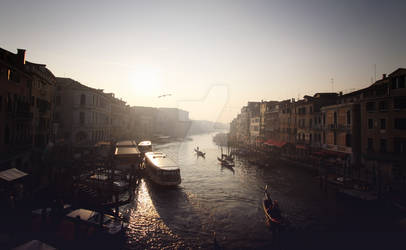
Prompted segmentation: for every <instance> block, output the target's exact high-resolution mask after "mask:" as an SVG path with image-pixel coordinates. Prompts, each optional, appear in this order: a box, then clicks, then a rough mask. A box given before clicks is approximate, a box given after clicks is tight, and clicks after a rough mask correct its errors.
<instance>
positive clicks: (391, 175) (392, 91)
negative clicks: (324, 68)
mask: <svg viewBox="0 0 406 250" xmlns="http://www.w3.org/2000/svg"><path fill="white" fill-rule="evenodd" d="M405 77H406V69H403V68H399V69H397V70H395V71H394V72H392V73H391V74H389V76H386V75H383V77H382V79H381V80H378V81H376V82H375V83H374V84H372V85H371V86H370V87H368V88H366V89H364V90H363V91H362V94H361V100H360V108H361V150H362V161H363V164H364V165H365V166H366V173H365V178H366V179H367V180H368V181H369V182H372V183H374V184H376V186H377V188H378V190H379V191H382V190H384V189H388V188H398V189H403V190H404V191H405V182H406V181H405V179H406V168H405V166H406V78H405Z"/></svg>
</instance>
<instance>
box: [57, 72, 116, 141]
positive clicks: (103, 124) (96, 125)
mask: <svg viewBox="0 0 406 250" xmlns="http://www.w3.org/2000/svg"><path fill="white" fill-rule="evenodd" d="M110 114H111V103H110V98H109V97H108V96H106V94H105V93H103V90H100V89H94V88H90V87H87V86H85V85H83V84H81V83H79V82H77V81H75V80H73V79H70V78H60V77H57V79H56V93H55V111H54V120H55V123H56V126H55V130H54V133H55V137H56V140H57V141H58V142H66V143H68V144H70V145H72V146H90V145H94V144H95V143H97V142H99V141H110V140H111V139H112V138H111V127H112V119H111V115H110Z"/></svg>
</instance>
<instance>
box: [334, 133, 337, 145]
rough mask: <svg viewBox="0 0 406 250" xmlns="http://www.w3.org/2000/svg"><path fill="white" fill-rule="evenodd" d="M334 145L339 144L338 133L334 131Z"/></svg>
mask: <svg viewBox="0 0 406 250" xmlns="http://www.w3.org/2000/svg"><path fill="white" fill-rule="evenodd" d="M334 145H337V133H336V132H334Z"/></svg>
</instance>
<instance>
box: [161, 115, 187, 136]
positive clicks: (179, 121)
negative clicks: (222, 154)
mask: <svg viewBox="0 0 406 250" xmlns="http://www.w3.org/2000/svg"><path fill="white" fill-rule="evenodd" d="M156 115H157V116H156V119H155V122H156V127H155V129H156V130H155V133H156V134H159V135H165V136H170V137H177V138H184V137H186V135H187V133H188V131H189V128H190V126H191V121H190V120H189V112H187V111H184V110H181V109H177V108H158V109H157V113H156Z"/></svg>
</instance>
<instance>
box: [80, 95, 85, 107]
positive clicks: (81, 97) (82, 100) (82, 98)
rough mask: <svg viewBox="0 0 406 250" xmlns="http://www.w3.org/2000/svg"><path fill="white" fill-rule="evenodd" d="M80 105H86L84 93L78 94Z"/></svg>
mask: <svg viewBox="0 0 406 250" xmlns="http://www.w3.org/2000/svg"><path fill="white" fill-rule="evenodd" d="M80 105H86V95H85V94H81V95H80Z"/></svg>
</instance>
